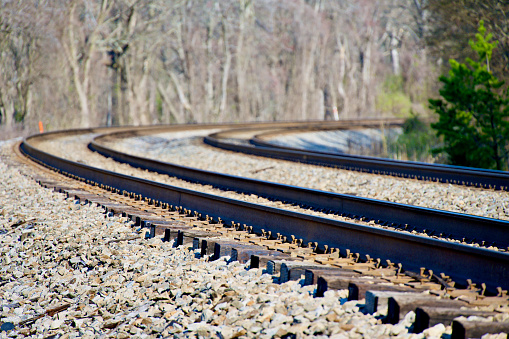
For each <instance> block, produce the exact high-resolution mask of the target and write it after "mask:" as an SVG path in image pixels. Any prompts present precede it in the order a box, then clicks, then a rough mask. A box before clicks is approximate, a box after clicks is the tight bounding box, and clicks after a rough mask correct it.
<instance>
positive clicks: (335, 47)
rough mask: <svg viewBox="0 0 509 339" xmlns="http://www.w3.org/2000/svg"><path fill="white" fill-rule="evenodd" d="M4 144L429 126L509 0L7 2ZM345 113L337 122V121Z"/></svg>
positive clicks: (507, 52)
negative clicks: (238, 129)
mask: <svg viewBox="0 0 509 339" xmlns="http://www.w3.org/2000/svg"><path fill="white" fill-rule="evenodd" d="M0 3H1V5H0V139H6V138H9V137H13V136H16V135H27V134H31V133H35V132H36V131H38V127H37V126H38V122H39V121H42V122H43V124H44V128H45V130H46V131H47V130H55V129H67V128H78V127H95V126H112V125H145V124H157V123H163V124H168V123H206V122H226V121H228V122H239V121H272V120H305V119H306V120H307V119H311V120H316V119H321V120H322V119H338V118H339V119H348V118H362V117H390V116H398V117H405V116H408V115H409V114H414V115H419V116H426V115H427V114H430V113H429V109H428V98H430V97H436V96H438V88H439V86H440V84H439V83H438V80H437V78H438V76H439V75H440V74H442V73H444V72H446V71H447V69H448V67H449V63H448V62H447V60H448V59H450V58H454V59H459V60H461V61H463V60H464V58H465V57H469V56H472V55H471V54H472V51H471V49H470V47H469V45H468V40H469V39H472V38H473V37H474V34H475V33H476V32H477V27H478V23H479V20H481V19H484V22H485V26H486V28H487V30H488V31H489V32H491V33H493V35H494V38H495V39H496V40H498V41H499V45H498V48H497V49H496V50H495V52H494V54H493V58H492V64H491V70H492V71H493V73H494V74H495V75H496V76H497V77H498V78H499V79H502V80H509V1H497V0H485V1H478V0H456V1H450V0H256V1H255V0H253V1H251V0H174V1H170V0H150V1H149V0H0ZM334 106H337V108H338V114H337V115H335V114H334V113H333V109H332V108H333V107H334Z"/></svg>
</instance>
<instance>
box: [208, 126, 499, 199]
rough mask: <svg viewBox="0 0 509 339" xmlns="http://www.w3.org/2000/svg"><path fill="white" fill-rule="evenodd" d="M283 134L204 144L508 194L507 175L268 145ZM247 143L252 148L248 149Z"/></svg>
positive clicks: (212, 138) (223, 137) (223, 136)
mask: <svg viewBox="0 0 509 339" xmlns="http://www.w3.org/2000/svg"><path fill="white" fill-rule="evenodd" d="M312 129H313V128H312V127H311V128H306V129H300V131H310V130H312ZM290 132H291V131H290ZM293 132H297V131H293ZM281 133H289V131H268V132H265V133H263V132H262V133H259V134H257V135H255V136H253V137H252V138H249V139H247V140H245V142H243V143H239V142H231V140H230V139H231V132H228V131H226V132H218V133H214V134H212V135H209V136H207V137H205V138H204V141H205V143H207V144H209V145H211V146H214V147H219V148H221V149H225V150H229V151H234V152H242V153H246V154H252V155H258V156H264V157H269V158H274V159H283V160H288V161H296V162H301V163H308V164H315V165H321V166H330V167H335V168H340V169H347V170H353V171H360V172H365V173H374V174H382V175H391V176H397V177H403V178H412V179H419V180H428V181H436V182H442V183H451V184H455V185H466V186H475V187H483V188H493V189H498V190H505V191H507V190H509V173H507V172H504V171H496V170H487V169H480V168H471V167H460V166H448V165H441V164H426V163H420V162H412V161H400V160H391V159H381V158H375V157H368V156H358V155H349V154H337V153H328V152H319V151H310V150H304V149H299V148H294V147H288V146H280V145H275V144H273V143H271V142H270V141H268V140H269V139H270V138H271V137H274V136H275V135H279V134H281ZM248 143H249V144H250V145H247V144H248Z"/></svg>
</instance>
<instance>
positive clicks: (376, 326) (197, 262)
mask: <svg viewBox="0 0 509 339" xmlns="http://www.w3.org/2000/svg"><path fill="white" fill-rule="evenodd" d="M9 146H10V145H9V143H6V144H3V145H2V146H0V156H1V161H0V203H1V206H0V230H2V234H1V235H0V251H1V256H0V267H1V268H0V284H1V286H2V288H1V289H0V305H1V307H0V322H2V323H12V324H13V325H14V326H15V328H14V329H13V330H9V331H7V332H1V333H0V337H1V338H5V337H13V338H14V337H21V338H22V337H24V336H29V337H34V338H46V337H48V336H51V335H55V334H61V335H62V336H61V337H60V338H77V337H83V338H103V337H105V338H106V337H108V338H128V337H139V338H145V337H161V336H163V337H169V336H170V337H171V336H173V337H175V338H177V337H178V338H181V337H193V338H194V337H196V336H199V337H214V338H216V337H218V338H232V337H235V336H241V337H247V338H249V337H256V338H272V337H278V336H283V335H285V334H289V333H294V334H296V336H297V337H298V338H303V337H314V338H326V337H332V338H362V337H366V338H386V337H398V338H424V337H439V336H441V335H442V334H444V333H445V334H450V333H451V329H450V327H447V328H446V327H444V326H443V325H437V326H435V327H433V328H431V329H428V330H426V331H425V332H424V333H423V334H419V335H416V334H409V333H408V330H409V325H410V323H411V321H412V319H413V317H414V314H413V312H410V313H409V314H407V316H406V317H405V319H404V320H402V321H401V322H400V323H399V324H397V325H388V324H381V323H380V321H379V320H378V319H377V318H376V317H374V316H371V315H366V314H364V313H363V312H362V307H363V301H358V302H357V301H355V302H345V299H344V298H345V297H346V293H347V292H346V291H344V290H342V291H328V292H326V295H325V297H323V298H313V297H312V292H313V289H314V288H315V286H308V287H302V286H301V285H300V284H299V282H288V283H285V284H281V285H279V284H275V283H273V277H272V276H270V275H268V274H264V272H263V271H262V270H259V269H253V270H247V266H246V265H242V264H239V263H238V262H234V263H230V264H228V263H227V259H228V258H227V257H224V258H221V259H220V260H218V261H216V262H212V263H209V262H206V261H205V260H204V258H201V259H200V258H196V254H195V253H194V252H193V251H191V250H189V249H187V248H184V247H182V246H181V247H179V248H173V247H172V244H171V243H162V242H161V241H160V239H157V238H154V239H150V240H145V239H143V235H142V234H139V236H140V238H139V239H138V240H131V241H129V242H116V243H110V244H107V241H108V240H111V239H115V238H124V237H132V236H133V234H136V233H134V231H133V228H132V227H131V223H130V222H127V221H126V220H125V219H123V218H118V217H106V216H105V215H104V214H103V213H102V211H101V209H99V208H97V207H94V206H89V205H80V204H76V203H75V202H74V201H73V200H71V199H65V198H64V196H63V195H61V194H57V193H54V192H52V191H50V190H47V189H43V188H41V187H39V186H38V185H36V184H35V182H34V181H33V180H32V179H31V178H30V176H31V175H32V172H31V170H30V169H28V168H25V167H24V166H15V163H14V162H13V160H12V154H11V151H10V149H9V148H8V147H9ZM21 221H25V223H24V224H21V225H19V226H16V224H17V223H19V222H21ZM20 239H23V240H22V241H20ZM65 304H69V307H68V308H67V309H65V310H63V311H61V312H59V313H57V314H55V315H53V316H50V315H48V314H46V313H45V312H46V311H48V310H49V309H52V308H55V307H57V306H59V305H65ZM37 315H41V317H40V318H39V319H37V320H35V321H34V323H33V324H30V325H21V324H20V323H22V322H23V321H25V320H27V319H30V318H33V317H35V316H37ZM495 320H501V319H495Z"/></svg>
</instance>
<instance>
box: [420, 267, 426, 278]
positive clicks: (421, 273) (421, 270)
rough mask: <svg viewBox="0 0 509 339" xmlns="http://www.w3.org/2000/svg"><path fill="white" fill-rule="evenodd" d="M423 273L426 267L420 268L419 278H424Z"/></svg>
mask: <svg viewBox="0 0 509 339" xmlns="http://www.w3.org/2000/svg"><path fill="white" fill-rule="evenodd" d="M424 271H426V267H421V268H420V273H419V274H420V275H421V277H424Z"/></svg>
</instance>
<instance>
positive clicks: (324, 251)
mask: <svg viewBox="0 0 509 339" xmlns="http://www.w3.org/2000/svg"><path fill="white" fill-rule="evenodd" d="M323 248H324V250H323V253H325V254H327V250H328V249H329V245H323Z"/></svg>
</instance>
